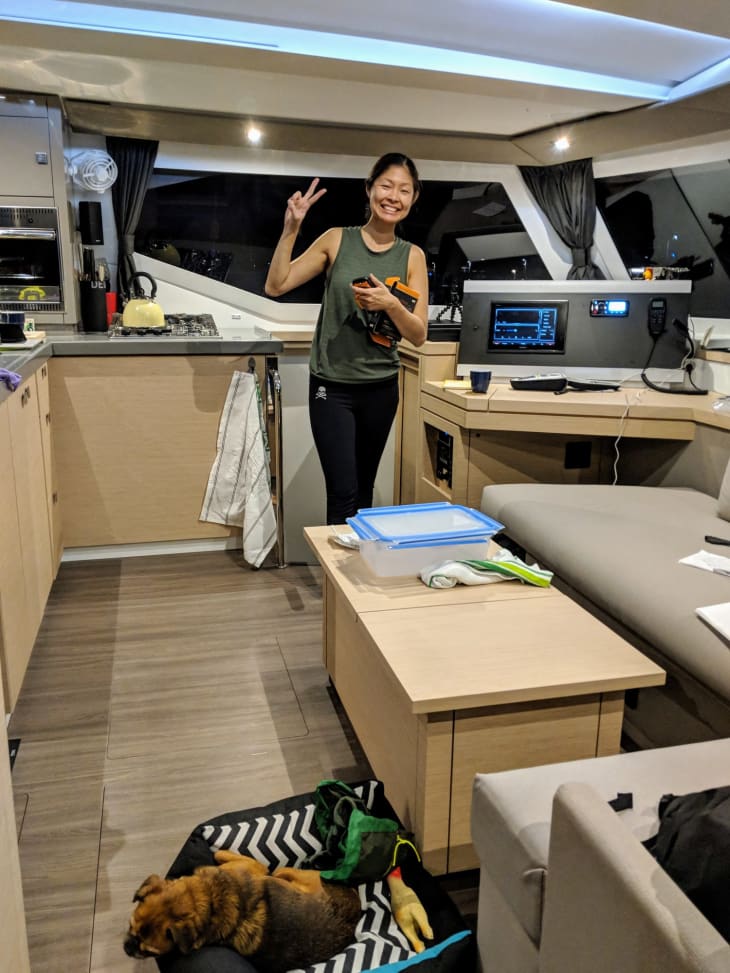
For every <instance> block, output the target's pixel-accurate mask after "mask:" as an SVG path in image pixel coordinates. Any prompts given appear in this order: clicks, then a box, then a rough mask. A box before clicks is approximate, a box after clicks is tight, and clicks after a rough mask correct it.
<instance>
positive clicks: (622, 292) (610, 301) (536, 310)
mask: <svg viewBox="0 0 730 973" xmlns="http://www.w3.org/2000/svg"><path fill="white" fill-rule="evenodd" d="M690 293H691V283H690V282H689V281H680V280H676V281H644V280H641V281H633V280H626V281H617V280H580V281H573V280H562V281H557V280H556V281H496V280H494V281H486V280H484V281H482V280H467V281H465V283H464V300H463V305H462V324H461V335H460V341H459V352H458V362H457V375H467V374H468V373H469V370H470V367H469V366H471V368H484V366H485V365H487V366H492V365H493V366H495V367H499V368H503V369H504V370H505V371H506V374H510V373H511V374H519V373H520V372H523V373H524V374H528V372H537V373H542V372H544V371H548V369H549V370H550V371H553V370H562V369H564V368H570V367H575V368H591V369H606V370H611V369H623V370H626V369H631V370H636V371H637V372H640V371H641V369H642V368H643V367H644V366H645V364H646V361H647V359H648V357H649V353H650V352H652V359H651V362H652V367H653V368H669V369H673V368H676V367H677V366H678V365H679V364H680V362H681V361H682V358H683V356H684V354H685V351H686V340H685V337H684V335H683V333H682V332H681V330H680V329H679V328H676V327H673V326H672V322H673V321H675V320H677V321H679V322H683V323H684V324H685V326H686V323H687V321H688V314H689V299H690ZM658 309H661V311H662V315H661V316H662V318H663V322H662V327H661V328H660V324H659V317H660V315H659V310H658ZM648 321H651V325H652V326H651V330H650V328H649V327H647V322H648ZM655 321H656V324H654V322H655ZM660 332H661V333H660ZM655 339H656V340H655ZM653 346H655V347H653ZM548 362H549V365H548ZM546 365H548V368H546V367H545V366H546ZM511 366H520V369H519V371H518V370H517V369H514V370H512V371H511V372H510V368H511ZM524 366H527V367H526V368H523V367H524ZM531 366H532V367H531Z"/></svg>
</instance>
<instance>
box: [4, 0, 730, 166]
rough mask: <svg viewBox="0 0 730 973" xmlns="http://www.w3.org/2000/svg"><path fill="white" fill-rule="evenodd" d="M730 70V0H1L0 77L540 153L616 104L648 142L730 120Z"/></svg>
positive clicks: (47, 88) (69, 95)
mask: <svg viewBox="0 0 730 973" xmlns="http://www.w3.org/2000/svg"><path fill="white" fill-rule="evenodd" d="M688 8H689V9H688ZM658 17H660V18H661V20H659V19H658ZM262 45H265V46H262ZM729 82H730V2H728V0H701V2H699V3H697V2H696V3H694V4H689V3H687V2H686V0H682V2H680V0H633V2H629V0H614V2H609V0H575V2H573V3H572V4H561V3H554V2H551V0H448V2H444V0H441V2H440V3H436V2H434V0H401V2H399V3H397V4H395V3H393V2H392V0H368V3H365V4H364V3H362V2H358V3H354V2H352V0H347V2H344V0H341V2H340V3H338V4H335V3H333V2H332V0H308V2H307V3H306V4H294V3H293V2H292V0H266V2H263V0H208V2H207V4H206V10H205V12H204V13H202V12H201V11H200V9H199V2H198V0H151V2H146V3H145V4H144V6H143V5H142V4H141V3H140V2H139V0H117V2H116V3H91V2H87V0H76V2H67V0H32V2H30V3H28V2H26V3H22V2H20V0H0V88H5V89H10V90H16V91H29V92H45V93H50V94H57V95H60V96H61V97H62V98H64V99H82V100H86V101H94V102H104V103H111V104H112V105H134V106H140V107H148V108H164V109H178V110H181V111H187V112H201V113H215V114H221V115H229V116H237V117H239V118H243V119H251V118H256V119H260V120H266V119H270V120H286V121H294V120H295V121H305V122H312V123H315V122H318V123H325V124H327V125H332V124H336V125H340V126H342V125H352V124H355V125H361V126H367V127H372V128H375V129H377V128H380V129H398V130H401V131H402V130H406V131H408V130H410V131H413V132H421V133H443V134H458V135H467V136H471V137H473V136H475V135H478V136H481V137H483V138H485V139H487V140H492V141H493V143H494V145H495V147H496V146H497V145H498V143H499V142H500V141H504V140H510V142H511V143H512V145H514V146H515V147H519V149H520V151H521V152H522V153H527V154H529V155H531V156H532V157H533V158H536V159H540V160H541V161H548V159H547V158H546V157H545V153H546V151H547V150H546V148H545V145H546V144H551V143H547V142H546V140H548V139H550V140H552V139H554V137H555V134H557V133H558V130H560V129H565V130H566V131H567V132H568V134H572V133H573V132H576V133H577V131H578V130H579V129H580V126H581V125H585V126H586V127H585V131H586V132H590V133H591V137H592V138H593V139H594V141H596V144H598V143H599V142H600V139H598V131H599V130H598V128H597V125H596V122H597V121H601V120H605V119H609V118H613V119H619V118H621V119H623V118H624V117H625V118H626V120H627V121H628V122H630V123H631V124H628V125H626V126H623V129H622V130H623V131H625V132H626V133H627V134H626V136H625V140H626V141H627V142H633V143H634V144H637V145H639V144H642V131H645V132H647V133H649V135H647V136H646V137H651V138H652V139H656V138H657V137H659V138H661V131H659V130H660V129H661V130H662V131H663V129H664V128H666V129H667V137H668V138H681V137H684V136H687V135H689V136H694V135H698V134H702V133H703V132H709V131H717V132H721V131H724V130H725V129H730V99H729V98H728V97H727V92H728V89H727V88H726V87H725V86H726V85H727V84H728V83H729ZM650 105H657V106H662V107H661V108H659V109H658V110H655V113H654V114H653V115H646V110H647V109H646V107H645V106H650ZM638 109H644V114H643V115H642V116H641V118H642V119H644V117H645V118H646V119H648V123H645V122H644V121H643V120H642V122H641V124H636V121H635V117H636V111H637V110H638ZM660 122H661V124H659V123H660ZM604 127H605V126H604ZM605 130H606V132H608V133H609V137H608V139H607V140H604V142H606V148H604V151H607V150H610V148H611V145H612V144H613V143H614V142H615V143H616V148H617V149H620V148H622V147H624V146H622V145H621V144H620V143H621V138H620V137H618V138H617V137H615V136H613V135H611V134H610V132H611V131H612V130H611V128H610V127H606V128H605ZM655 130H656V131H655ZM646 137H645V138H646ZM645 138H644V141H645ZM579 154H585V153H584V152H583V147H582V146H581V150H580V153H579ZM590 154H595V153H593V152H591V153H590Z"/></svg>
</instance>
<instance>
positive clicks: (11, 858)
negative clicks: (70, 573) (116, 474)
mask: <svg viewBox="0 0 730 973" xmlns="http://www.w3.org/2000/svg"><path fill="white" fill-rule="evenodd" d="M0 411H2V410H0ZM0 421H1V420H0ZM0 681H1V680H0ZM0 695H1V693H0ZM0 915H2V917H3V946H2V961H0V965H2V969H3V970H12V971H13V973H30V959H29V957H28V939H27V935H26V930H25V910H24V908H23V886H22V882H21V878H20V862H19V858H18V835H17V828H16V825H15V806H14V802H13V787H12V783H11V779H10V764H9V761H8V738H7V735H6V733H5V722H4V721H3V724H2V727H0Z"/></svg>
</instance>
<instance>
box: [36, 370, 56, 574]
mask: <svg viewBox="0 0 730 973" xmlns="http://www.w3.org/2000/svg"><path fill="white" fill-rule="evenodd" d="M50 368H51V362H50V361H48V362H46V364H45V365H41V367H40V368H39V370H38V371H37V372H36V382H37V384H38V412H39V415H40V423H41V441H42V443H43V470H44V473H45V482H46V503H47V505H48V528H49V531H50V536H51V564H52V568H53V577H54V578H55V576H56V572H57V571H58V565H59V563H60V560H61V551H62V541H61V511H60V507H59V502H58V483H57V479H56V464H55V461H54V457H53V434H52V413H51V397H50V382H49V369H50Z"/></svg>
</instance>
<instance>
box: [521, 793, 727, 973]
mask: <svg viewBox="0 0 730 973" xmlns="http://www.w3.org/2000/svg"><path fill="white" fill-rule="evenodd" d="M539 969H540V973H565V971H566V970H570V973H615V971H617V970H621V973H646V971H647V970H667V971H670V970H671V973H725V971H727V970H728V969H730V944H728V943H727V942H726V941H725V940H724V939H723V938H722V936H721V935H720V934H719V933H718V932H717V931H716V930H715V929H714V927H713V926H712V925H710V923H709V922H708V921H707V920H706V919H705V918H704V916H702V914H701V913H700V912H699V911H698V910H697V909H696V908H695V906H694V905H693V904H692V903H691V902H690V900H689V899H688V898H687V897H686V896H685V895H684V893H683V892H682V891H681V889H680V888H679V887H678V886H677V885H675V884H674V882H673V881H672V880H671V879H670V878H669V876H668V875H667V874H666V872H665V871H664V870H663V869H662V868H661V866H660V865H658V864H657V862H656V861H655V860H654V859H653V858H652V856H651V855H650V854H649V853H648V852H647V851H646V850H645V849H644V848H643V847H642V846H641V844H640V843H639V842H638V841H637V840H636V838H635V837H634V836H633V835H632V834H631V832H630V831H629V830H628V828H626V826H625V825H624V822H623V821H622V820H621V819H620V817H618V816H617V815H616V814H614V812H613V811H611V809H610V808H609V807H608V806H607V805H606V803H605V802H604V801H603V800H602V799H601V797H600V796H599V795H598V794H596V792H595V791H594V790H593V789H592V788H591V787H590V786H588V785H586V784H580V783H577V784H564V785H563V786H562V787H560V788H559V790H558V792H557V794H556V796H555V801H554V804H553V815H552V828H551V834H550V872H549V875H548V881H547V896H546V905H545V917H544V923H543V938H542V943H541V945H540V967H539Z"/></svg>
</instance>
